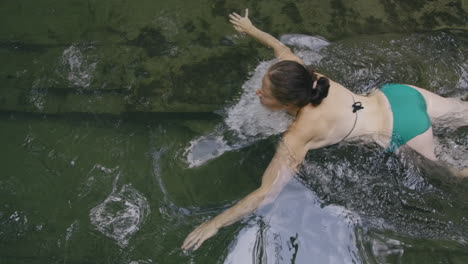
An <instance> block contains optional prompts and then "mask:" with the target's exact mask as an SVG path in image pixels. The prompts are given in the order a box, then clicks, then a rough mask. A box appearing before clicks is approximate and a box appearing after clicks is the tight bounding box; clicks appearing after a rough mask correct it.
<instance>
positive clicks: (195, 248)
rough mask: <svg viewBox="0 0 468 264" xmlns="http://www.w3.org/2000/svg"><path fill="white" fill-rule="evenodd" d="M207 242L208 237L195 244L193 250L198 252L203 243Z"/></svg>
mask: <svg viewBox="0 0 468 264" xmlns="http://www.w3.org/2000/svg"><path fill="white" fill-rule="evenodd" d="M205 240H206V237H205V238H201V239H200V240H198V243H197V244H195V247H194V248H193V250H197V249H198V248H199V247H200V246H201V245H202V244H203V242H205Z"/></svg>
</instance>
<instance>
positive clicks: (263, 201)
mask: <svg viewBox="0 0 468 264" xmlns="http://www.w3.org/2000/svg"><path fill="white" fill-rule="evenodd" d="M277 196H278V193H274V192H272V191H271V190H267V189H263V188H259V189H258V190H257V201H258V203H257V204H258V208H261V207H263V206H265V205H268V204H271V203H272V202H273V201H275V199H276V197H277Z"/></svg>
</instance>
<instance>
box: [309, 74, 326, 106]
mask: <svg viewBox="0 0 468 264" xmlns="http://www.w3.org/2000/svg"><path fill="white" fill-rule="evenodd" d="M314 75H315V74H314ZM329 88H330V81H329V80H328V79H327V78H325V77H320V78H319V79H318V80H317V85H316V86H315V88H314V87H311V89H312V96H311V98H310V103H312V105H314V106H316V105H319V104H320V103H321V102H322V100H323V98H325V97H327V95H328V89H329Z"/></svg>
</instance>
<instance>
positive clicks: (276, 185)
mask: <svg viewBox="0 0 468 264" xmlns="http://www.w3.org/2000/svg"><path fill="white" fill-rule="evenodd" d="M229 18H230V22H231V23H232V25H233V27H234V28H235V29H236V30H237V31H238V32H240V33H245V34H247V35H249V36H251V37H253V38H255V39H257V40H258V41H259V42H261V43H263V44H265V45H266V46H268V47H271V48H272V49H273V51H274V54H275V57H276V58H277V59H278V60H292V61H296V62H298V63H301V64H304V62H303V61H302V60H301V59H300V58H298V57H297V56H296V55H294V53H293V52H292V51H291V49H290V48H288V47H287V46H285V45H284V44H283V43H281V42H280V41H279V40H277V39H276V38H274V37H273V36H271V35H270V34H268V33H265V32H263V31H261V30H259V29H257V28H256V27H255V26H253V25H252V23H251V22H250V19H249V18H248V9H246V13H245V16H244V17H242V16H240V15H238V14H236V13H232V14H231V15H229ZM317 75H318V76H319V77H321V76H323V75H321V74H317ZM314 85H315V83H314ZM417 88H418V89H421V90H424V89H422V88H419V87H417ZM256 94H257V95H258V96H259V100H260V102H261V103H262V105H264V106H265V107H267V108H269V109H271V110H273V111H276V110H286V111H288V112H289V113H290V114H291V115H293V116H296V119H295V121H294V122H293V123H292V124H291V126H290V127H289V128H288V130H287V131H286V132H285V134H284V135H283V138H282V141H281V142H280V143H279V145H278V147H277V150H276V153H275V156H274V157H273V159H272V161H271V162H270V164H269V165H268V167H267V169H266V170H265V172H264V174H263V177H262V184H261V186H260V187H259V188H258V189H257V190H255V191H253V192H252V193H250V194H249V195H247V196H246V197H245V198H243V199H242V200H240V201H239V202H238V203H237V204H236V205H234V206H233V207H231V208H229V209H228V210H226V211H224V212H223V213H221V214H219V215H218V216H216V217H214V218H212V219H211V220H209V221H207V222H205V223H203V224H202V225H200V226H198V227H197V228H196V229H195V230H194V231H193V232H192V233H190V234H189V235H188V236H187V238H186V239H185V241H184V243H183V245H182V249H184V250H187V249H193V250H196V249H198V248H199V247H200V246H201V244H202V243H203V242H204V241H205V240H206V239H208V238H210V237H212V236H214V235H215V234H216V233H217V232H218V230H219V229H220V228H222V227H224V226H227V225H230V224H232V223H234V222H236V221H238V220H240V219H242V218H243V217H244V216H246V215H249V214H251V213H252V212H253V211H255V210H256V209H257V208H259V207H261V206H263V205H265V204H267V203H270V202H272V201H273V200H274V198H275V197H276V196H277V195H278V193H279V192H280V191H281V189H282V187H283V186H284V185H285V184H286V183H287V182H288V181H289V180H290V179H291V178H292V177H293V176H294V172H295V171H296V170H297V168H298V167H299V165H300V164H301V163H302V162H303V160H304V158H305V156H306V154H307V152H308V151H309V150H312V149H318V148H322V147H325V146H329V145H333V144H336V143H338V142H340V141H342V140H343V138H344V137H345V136H346V135H347V134H348V133H349V132H350V131H351V129H352V127H353V124H354V122H355V115H356V114H355V113H353V112H352V107H351V105H352V104H353V97H354V100H355V101H360V102H362V105H363V106H364V109H361V110H359V112H358V119H357V122H356V125H355V127H354V129H353V130H352V132H351V134H350V135H349V136H348V138H347V139H346V140H355V139H360V140H364V141H370V142H376V143H377V144H379V145H381V146H382V147H384V148H387V147H388V146H389V144H390V141H391V136H392V129H393V114H392V111H391V106H390V103H389V101H388V100H387V98H386V96H385V95H384V94H383V93H382V92H381V91H380V90H378V89H374V90H372V91H371V92H370V93H369V94H367V95H359V94H354V93H352V92H351V91H350V90H348V89H347V88H345V87H344V86H342V85H341V84H339V83H337V82H334V81H333V80H330V88H329V92H328V96H327V97H326V98H324V99H323V101H322V102H321V103H320V105H318V106H313V105H311V104H309V105H306V106H304V107H302V108H298V107H296V106H294V105H285V104H282V103H280V102H279V101H278V100H276V98H275V97H274V96H273V95H272V92H271V83H270V81H269V79H268V78H267V76H265V77H264V78H263V80H262V87H261V88H260V89H258V90H257V92H256ZM423 96H424V98H425V99H426V101H431V102H437V103H436V104H435V103H428V113H429V115H430V116H431V120H432V119H434V120H439V121H440V120H443V119H444V118H445V119H447V118H448V117H449V116H450V115H451V113H453V112H454V111H455V112H459V113H461V114H460V115H461V121H460V120H459V121H460V125H468V102H463V103H460V104H458V103H457V104H456V106H454V102H455V101H454V100H455V99H454V98H450V99H448V98H443V97H440V96H438V95H436V94H433V93H431V92H429V91H426V90H424V92H423ZM439 97H440V98H439ZM441 98H443V99H446V100H443V99H441ZM441 109H442V110H441ZM463 111H465V112H463ZM463 117H464V118H463ZM406 145H407V146H408V147H411V148H413V149H414V150H416V151H417V152H419V153H421V154H422V155H423V156H425V157H427V158H429V159H432V160H435V159H436V158H435V155H434V146H433V142H432V129H431V128H430V129H429V130H428V131H427V132H425V133H423V134H421V135H418V136H417V137H415V138H413V139H412V140H410V141H409V142H408V143H407V144H406ZM465 171H466V170H465ZM454 172H455V171H454ZM457 173H458V172H457Z"/></svg>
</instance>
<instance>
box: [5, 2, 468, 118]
mask: <svg viewBox="0 0 468 264" xmlns="http://www.w3.org/2000/svg"><path fill="white" fill-rule="evenodd" d="M245 7H249V8H250V14H251V19H252V21H253V23H254V24H255V25H257V26H258V27H259V28H261V29H263V30H265V31H267V32H270V33H271V34H273V35H275V36H278V35H280V34H286V33H302V34H311V35H321V36H324V37H326V38H328V39H330V40H332V41H336V40H340V39H344V38H348V37H352V36H356V35H362V34H364V35H371V34H377V33H387V32H395V33H408V32H414V31H428V30H438V29H453V28H456V29H462V30H467V25H468V13H467V11H468V7H467V5H466V4H465V3H464V2H463V1H461V0H458V1H453V0H441V1H422V0H417V1H402V0H365V1H364V0H355V1H344V0H331V1H328V0H320V1H305V0H302V1H283V0H281V1H280V0H275V1H270V0H269V1H266V0H264V1H253V0H243V1H233V0H223V1H207V0H198V1H182V0H176V1H170V2H169V1H150V0H138V1H123V0H117V1H106V2H105V1H96V0H88V1H78V0H69V1H55V0H44V1H40V2H37V1H19V2H18V1H12V0H6V1H3V2H2V5H1V6H0V23H1V24H2V25H3V26H2V27H0V60H1V61H2V64H1V65H0V83H1V90H0V102H3V103H2V104H1V106H0V110H14V111H33V112H46V113H56V112H63V111H90V112H108V113H114V114H117V113H122V112H128V111H145V112H147V111H149V112H172V111H175V112H193V111H194V112H211V111H213V110H215V109H219V108H221V107H222V106H223V105H224V104H225V102H226V101H230V100H233V98H235V96H236V95H237V94H238V93H239V91H240V87H241V85H242V83H243V82H244V81H245V78H246V76H247V73H248V72H249V70H251V69H252V68H253V67H254V66H255V65H256V64H257V63H258V60H262V59H269V58H271V56H272V54H271V52H270V53H267V52H269V50H267V49H265V48H264V47H262V46H261V45H260V44H259V43H256V42H255V41H253V40H249V39H248V38H239V37H238V35H236V34H235V31H234V30H233V29H232V27H231V26H230V24H229V23H228V19H227V15H228V14H229V13H230V12H233V11H236V12H242V13H243V9H244V8H245ZM56 100H58V101H56ZM104 104H105V105H106V106H103V105H104ZM60 105H62V106H60Z"/></svg>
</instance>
